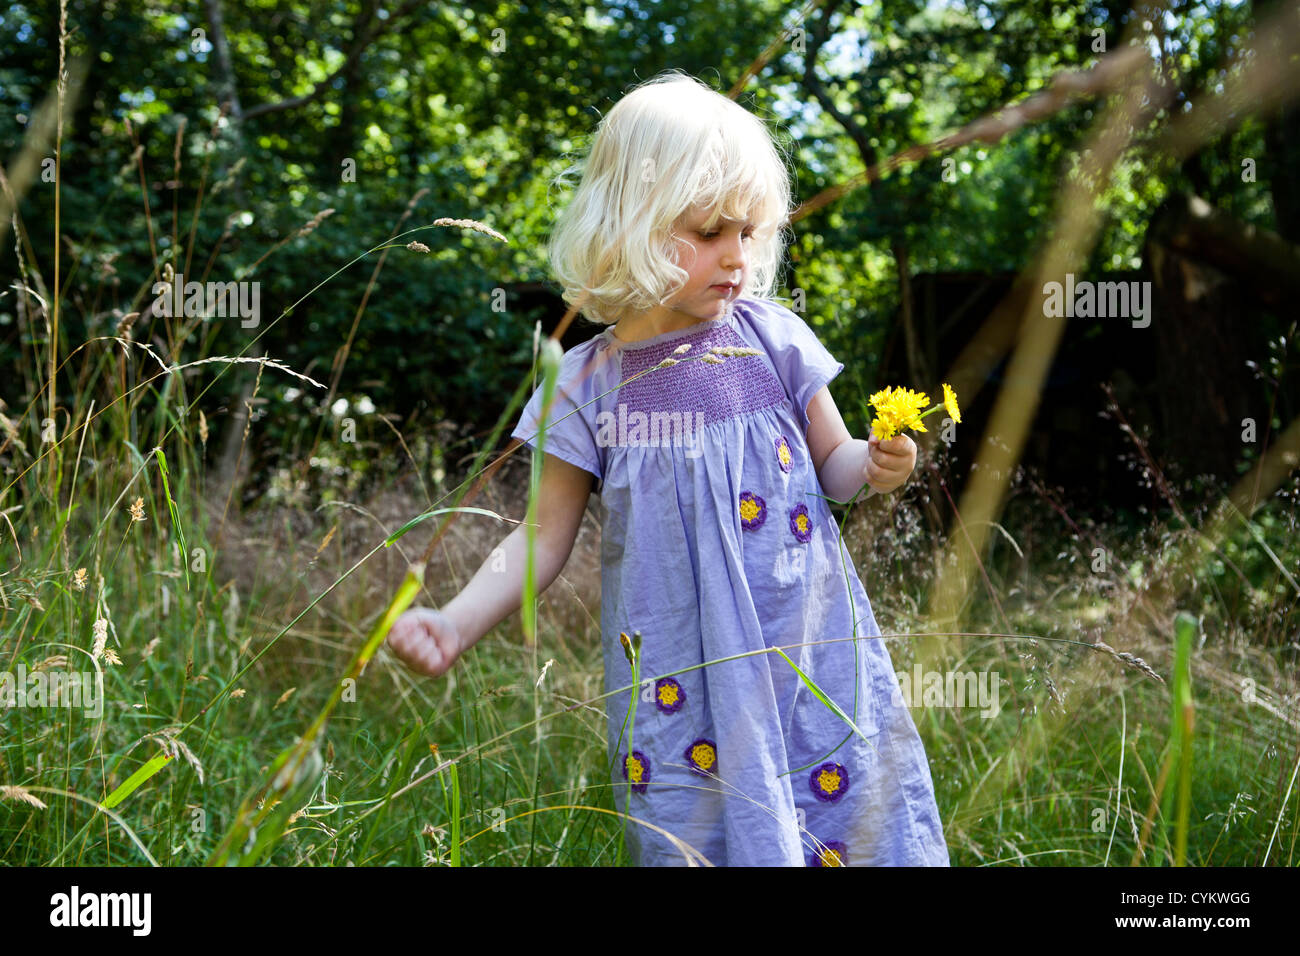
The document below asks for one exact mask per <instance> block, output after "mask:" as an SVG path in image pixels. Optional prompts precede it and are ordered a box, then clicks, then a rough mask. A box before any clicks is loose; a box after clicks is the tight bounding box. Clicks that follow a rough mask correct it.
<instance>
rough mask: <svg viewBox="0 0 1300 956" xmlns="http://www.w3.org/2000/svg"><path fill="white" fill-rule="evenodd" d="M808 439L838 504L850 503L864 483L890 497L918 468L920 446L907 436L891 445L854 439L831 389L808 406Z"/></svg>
mask: <svg viewBox="0 0 1300 956" xmlns="http://www.w3.org/2000/svg"><path fill="white" fill-rule="evenodd" d="M806 437H807V440H808V452H809V454H811V455H812V460H813V467H815V468H816V469H817V479H818V481H820V482H821V486H822V490H823V491H824V492H826V494H827V495H829V496H830V497H831V498H834V499H835V500H836V501H848V500H849V499H850V498H852V497H853V496H854V495H855V494H857V493H858V491H859V490H860V489H861V488H862V483H863V482H867V483H869V484H870V485H871V487H872V488H875V489H876V491H878V492H880V493H881V494H889V492H891V491H893V490H894V489H895V488H898V487H899V486H901V485H902V484H903V482H905V481H907V477H908V475H910V474H911V473H912V469H914V468H915V467H916V443H915V442H914V441H912V439H911V438H909V437H908V436H907V435H896V436H894V437H893V438H891V439H890V440H889V441H887V442H881V441H880V440H879V439H878V438H876V436H875V435H872V436H871V437H870V438H869V439H867V440H866V441H863V440H862V439H861V438H854V437H852V436H851V435H850V434H849V430H848V428H847V427H846V426H845V424H844V418H843V417H842V416H841V415H840V410H839V409H838V408H837V407H836V406H835V400H834V399H833V398H831V391H830V389H829V388H823V389H822V390H821V391H819V392H818V393H817V394H816V395H814V396H813V397H812V399H811V400H810V401H809V402H808V434H807V436H806Z"/></svg>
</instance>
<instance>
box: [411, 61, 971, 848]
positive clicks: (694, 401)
mask: <svg viewBox="0 0 1300 956" xmlns="http://www.w3.org/2000/svg"><path fill="white" fill-rule="evenodd" d="M789 204H790V189H789V182H788V179H787V174H786V170H785V167H784V165H783V163H782V160H781V157H780V156H779V155H778V153H777V151H776V149H775V147H774V145H773V143H772V140H771V139H770V137H769V135H768V133H767V131H766V129H765V128H764V127H763V125H762V123H761V122H760V121H759V120H758V119H757V118H756V117H754V116H752V115H751V114H750V113H748V112H746V111H745V110H744V109H743V108H742V107H740V106H738V105H737V104H735V103H733V102H731V101H730V100H728V99H726V98H725V97H723V96H721V95H719V94H717V93H714V92H713V91H711V90H709V89H708V88H707V87H705V86H704V85H703V84H700V83H698V82H697V81H695V80H693V79H691V78H688V77H685V76H681V75H678V74H669V75H667V76H664V77H659V78H656V79H655V80H652V81H650V82H648V83H646V84H644V85H642V86H640V87H639V88H637V89H636V90H634V91H633V92H632V93H630V94H628V95H627V96H626V97H624V98H623V99H622V100H621V101H620V102H619V103H618V104H617V105H616V106H615V107H614V108H613V109H612V110H610V112H609V114H608V115H607V116H606V117H605V118H604V120H603V121H602V122H601V124H600V127H599V129H598V132H597V136H596V140H595V143H594V145H593V147H592V150H591V154H590V157H589V159H588V161H587V165H586V170H585V173H584V175H583V178H582V182H581V184H580V185H579V187H578V189H577V191H576V193H575V195H574V198H573V200H572V202H571V204H570V205H569V207H568V209H567V210H566V213H565V215H564V216H563V218H562V220H561V221H560V223H559V225H558V227H557V229H556V232H555V234H554V236H553V238H552V243H551V261H552V266H553V268H554V269H555V272H556V273H557V275H558V277H559V279H560V280H561V281H562V282H563V284H564V286H565V299H566V300H567V301H568V302H570V303H572V302H574V301H576V300H577V299H578V298H579V296H581V295H582V294H583V292H584V291H585V292H586V294H587V298H586V300H585V304H584V306H583V311H584V313H585V314H586V315H587V316H588V317H589V318H591V319H593V320H595V321H597V322H600V323H603V324H605V325H606V328H605V330H604V331H603V332H602V333H600V334H598V335H596V336H595V337H594V338H592V339H591V340H589V341H587V342H585V343H583V344H582V345H579V346H578V347H576V348H574V349H571V350H570V351H569V352H568V353H566V354H565V356H564V359H563V362H562V365H561V371H560V379H559V383H560V385H559V389H558V390H557V393H556V399H555V401H554V404H553V407H552V409H551V414H550V416H549V419H548V421H549V422H550V425H549V427H548V431H547V435H546V439H545V446H544V453H545V459H544V463H543V469H542V479H541V489H540V499H539V503H538V528H537V538H536V556H537V578H538V588H539V589H545V588H546V587H547V586H548V585H549V584H550V583H551V582H552V581H553V580H554V579H555V577H556V576H557V575H558V574H559V572H560V569H561V568H563V566H564V564H565V562H566V560H567V559H568V557H569V552H570V550H571V548H572V546H573V541H574V537H575V535H576V533H577V529H578V525H579V522H580V520H581V518H582V515H583V511H584V508H585V505H586V504H587V501H588V496H589V494H591V493H592V491H593V490H594V491H595V492H596V493H597V494H598V495H599V496H600V498H601V500H602V503H603V505H604V506H605V507H604V510H605V512H606V516H605V518H604V521H603V525H602V571H601V575H602V580H601V585H602V589H601V636H602V640H603V642H604V662H605V689H606V691H607V692H608V691H612V690H614V689H616V688H619V687H625V686H628V685H630V684H631V683H632V671H631V666H630V653H631V649H630V648H629V647H628V646H627V645H625V643H624V641H623V639H622V637H621V635H623V634H628V635H631V634H634V633H635V632H640V635H641V637H640V641H639V645H640V646H639V653H640V658H641V660H640V677H641V681H642V684H641V689H640V693H639V697H638V701H637V707H636V713H635V719H634V720H633V721H628V720H627V717H628V710H629V706H630V703H631V701H630V697H629V694H628V692H626V691H625V692H623V693H622V694H619V695H616V696H614V697H611V698H608V700H607V704H606V706H607V714H608V744H609V753H610V759H611V762H612V767H613V783H614V787H615V794H616V802H617V805H618V806H619V808H620V809H621V810H622V811H623V812H625V813H626V814H627V815H628V816H629V817H630V818H631V819H630V820H629V822H628V823H627V827H626V833H627V838H628V841H629V845H630V846H631V847H632V849H633V852H634V854H635V855H636V858H637V859H638V860H639V862H640V863H641V864H642V865H681V864H683V863H686V862H687V861H688V856H689V855H690V854H691V853H692V851H695V852H698V853H699V854H701V855H702V856H703V857H704V858H705V859H707V860H708V861H709V862H711V863H714V864H718V865H732V866H736V865H782V866H802V865H811V866H826V865H831V866H837V865H861V866H866V865H891V864H893V865H899V864H902V865H940V866H946V865H947V864H948V850H947V846H946V844H945V842H944V838H943V832H942V828H941V826H940V822H939V814H938V809H937V807H936V806H935V799H934V788H933V784H932V783H931V778H930V771H929V766H928V764H927V762H926V757H925V752H924V750H923V749H922V745H921V739H920V737H919V735H918V734H917V731H916V727H915V725H914V724H913V722H912V718H911V715H910V714H909V713H908V710H907V708H906V706H905V705H904V703H903V700H902V695H901V693H900V691H899V688H898V685H897V682H896V679H895V675H894V668H893V664H892V663H891V661H890V658H889V653H888V651H887V650H886V648H885V645H884V643H883V642H882V641H881V640H873V639H872V638H877V637H878V636H879V634H880V630H879V628H878V627H877V625H876V621H875V618H874V617H873V616H872V612H871V604H870V602H869V601H868V600H867V595H866V592H865V591H864V590H863V587H862V584H861V582H860V581H859V580H858V576H857V573H856V571H855V570H854V568H853V565H852V562H851V561H850V560H849V557H848V553H847V549H846V548H844V547H842V545H841V543H840V540H839V534H838V529H837V526H836V522H835V519H834V518H833V517H832V514H831V510H830V508H829V506H828V504H827V501H826V500H825V499H824V498H823V497H820V496H821V495H827V496H829V497H831V498H834V499H836V500H840V501H844V500H848V499H849V498H851V497H853V496H854V494H855V493H857V492H858V491H860V490H861V489H862V486H863V484H864V482H866V483H869V484H870V485H871V486H872V487H873V488H875V489H876V490H877V491H880V492H889V491H892V490H893V489H895V488H897V487H899V486H900V485H901V484H902V483H903V482H904V481H905V480H906V479H907V477H908V475H909V474H910V473H911V471H912V469H913V467H914V466H915V463H916V446H915V444H913V442H912V441H911V439H909V438H907V437H906V436H899V437H896V438H894V439H891V440H890V441H887V442H883V443H882V442H878V441H877V440H876V439H875V438H874V436H873V437H871V438H870V439H869V440H867V441H863V440H860V439H853V438H851V437H850V436H849V433H848V431H847V430H846V428H845V426H844V422H843V420H842V419H841V417H840V413H839V411H838V410H837V409H836V407H835V403H834V401H832V399H831V396H830V392H829V391H828V389H827V387H826V386H827V383H828V382H830V381H831V379H833V378H834V377H835V376H836V375H837V374H838V373H839V372H840V371H841V370H842V369H843V368H844V366H843V364H842V363H840V362H837V361H835V359H833V358H832V357H831V355H830V354H829V353H828V352H827V350H826V349H825V348H824V347H823V346H822V344H821V343H820V342H819V341H818V340H817V338H816V336H815V335H814V334H813V333H812V331H811V330H810V329H809V328H808V326H807V325H806V324H805V323H804V321H803V320H802V319H800V318H799V317H798V316H797V315H795V314H794V313H793V312H791V311H789V310H787V309H785V308H784V307H782V306H780V305H777V304H775V303H774V302H772V301H769V300H768V299H767V298H765V296H766V295H768V294H769V293H770V291H771V289H772V288H773V286H774V284H775V280H776V272H777V269H778V267H779V265H780V262H781V258H782V253H783V240H782V237H781V232H782V227H783V226H784V224H785V223H786V222H787V220H788V216H789V212H790V205H789ZM710 349H721V352H710ZM666 359H667V360H669V361H667V362H665V361H664V360H666ZM647 370H649V371H647ZM641 372H645V373H646V374H644V375H641V376H640V377H638V378H637V379H636V380H635V381H633V382H628V381H627V380H628V379H629V378H632V377H633V376H636V375H637V374H638V373H641ZM620 383H625V384H622V385H621V387H620ZM606 393H608V394H606ZM597 396H602V397H599V398H598V397H597ZM593 399H594V401H593ZM541 405H542V395H541V390H540V389H539V390H538V391H537V392H536V393H534V395H533V396H532V399H531V400H530V401H529V402H528V404H527V406H526V408H525V409H524V412H523V415H522V418H521V420H520V423H519V426H518V427H517V428H516V429H515V431H514V435H515V436H516V437H518V438H520V439H521V440H523V441H525V442H527V443H529V444H530V445H531V446H532V447H533V448H534V449H536V435H537V432H538V425H539V417H540V412H541ZM580 406H582V407H580ZM575 410H576V411H575ZM566 416H567V417H566ZM524 534H525V529H524V528H523V527H522V526H521V527H520V528H518V529H516V530H515V531H514V532H513V533H512V534H511V535H510V536H509V537H507V538H506V539H505V541H504V542H502V545H501V549H502V552H503V554H504V568H505V570H504V571H501V570H497V569H498V568H500V567H501V566H502V565H501V562H500V561H489V562H485V563H484V565H483V567H482V568H481V569H480V570H479V571H478V573H477V574H476V575H475V577H474V578H473V580H472V581H471V582H470V583H469V584H468V585H467V586H466V587H465V589H464V590H463V591H462V592H461V593H460V594H459V595H457V596H456V598H454V599H453V600H452V601H451V602H450V603H448V604H447V605H446V606H445V607H444V608H443V609H442V610H441V611H433V610H429V609H415V610H412V611H410V612H408V613H407V614H405V615H403V617H402V618H400V619H399V620H398V621H397V622H396V624H395V625H394V627H393V630H392V632H391V634H390V635H389V638H388V640H389V643H390V645H391V646H392V648H393V649H394V651H395V652H396V653H397V654H398V656H399V657H401V658H402V659H403V660H404V661H406V662H407V664H408V665H410V666H411V667H413V668H415V669H416V670H419V671H421V672H422V673H426V674H430V675H434V676H437V675H440V674H442V673H444V672H446V670H447V669H448V668H449V667H451V665H452V663H453V662H454V661H455V659H456V658H457V657H458V656H459V655H460V654H462V653H463V652H464V651H466V650H467V649H468V648H470V647H472V646H473V645H474V643H475V642H476V641H477V640H478V639H479V638H480V637H482V635H483V634H484V633H486V632H487V631H488V630H490V629H491V628H492V627H493V626H495V625H496V624H497V623H498V622H500V621H501V620H503V619H505V618H506V617H507V616H508V615H510V614H511V613H513V612H514V611H516V610H517V609H518V608H519V603H520V592H521V580H522V573H523V567H524V561H525V558H524V555H525V547H526V545H525V538H524ZM490 565H491V566H490ZM855 619H856V630H855ZM854 637H857V638H861V640H854ZM771 647H781V648H782V650H784V651H785V653H786V654H788V655H789V656H790V658H791V660H793V661H794V662H795V663H796V664H797V665H798V667H799V669H800V670H802V671H803V672H804V673H805V674H807V675H808V676H809V677H810V678H811V679H812V680H813V681H815V682H816V683H817V684H818V685H819V686H820V687H821V688H822V689H823V691H824V692H825V693H826V694H827V695H828V696H829V697H830V698H831V699H832V700H834V701H835V702H836V703H837V704H838V705H839V707H840V708H841V709H842V710H843V711H844V713H845V714H847V715H848V716H849V717H850V718H851V719H852V721H853V725H854V727H850V726H849V725H848V724H847V723H846V722H845V721H844V720H843V719H842V718H841V717H839V716H837V715H836V714H834V713H833V712H832V711H831V710H829V709H828V708H827V707H826V705H825V704H824V703H823V702H821V701H819V700H818V699H817V698H816V696H814V694H813V693H812V692H811V691H810V690H809V689H808V687H807V686H806V685H805V684H804V683H803V681H802V680H801V679H800V678H799V676H798V674H796V673H795V671H794V670H793V669H792V668H791V666H790V664H789V663H787V661H785V660H783V659H782V658H781V657H780V656H779V655H777V654H776V652H774V651H769V652H767V653H763V651H764V649H765V648H771ZM738 655H747V656H739V657H738ZM721 658H731V659H729V660H725V661H722V662H719V663H711V664H708V666H707V667H698V666H695V665H700V664H704V663H706V662H710V661H718V660H719V659H721ZM693 666H695V669H688V668H692V667H693ZM855 728H856V730H855ZM629 732H630V734H631V741H630V745H629V739H628V736H629ZM668 834H671V835H672V836H671V837H669V836H668ZM674 838H675V839H674ZM683 844H685V846H683Z"/></svg>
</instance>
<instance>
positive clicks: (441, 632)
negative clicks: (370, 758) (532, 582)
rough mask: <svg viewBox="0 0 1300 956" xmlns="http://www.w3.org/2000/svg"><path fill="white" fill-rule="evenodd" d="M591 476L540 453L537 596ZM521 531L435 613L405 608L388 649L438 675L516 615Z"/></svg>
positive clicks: (564, 556) (565, 551)
mask: <svg viewBox="0 0 1300 956" xmlns="http://www.w3.org/2000/svg"><path fill="white" fill-rule="evenodd" d="M592 481H593V477H592V475H591V473H590V472H588V471H585V470H583V469H582V468H579V467H577V466H576V465H571V464H569V463H568V462H567V461H564V460H563V459H562V458H556V457H555V456H554V455H549V454H548V455H547V456H546V458H545V460H544V461H543V462H542V480H541V485H540V487H539V488H538V495H537V543H536V558H537V565H536V572H535V579H536V583H537V593H538V594H541V593H542V592H543V591H545V590H546V589H547V588H548V587H550V585H551V582H552V581H554V580H555V579H556V577H558V576H559V573H560V571H561V570H563V568H564V565H565V563H566V562H567V561H568V560H569V553H570V552H571V551H572V550H573V542H574V539H575V538H577V535H578V526H579V525H580V524H581V523H582V513H583V511H585V510H586V507H587V499H588V497H589V496H590V495H591V487H592ZM527 531H528V529H527V527H526V526H525V525H522V524H521V525H520V526H519V527H517V528H515V530H514V531H512V532H510V534H509V535H507V536H506V538H505V540H503V541H502V542H501V544H500V546H499V548H500V554H498V553H496V552H495V551H494V552H493V553H492V554H491V555H489V557H488V558H487V560H486V561H484V562H483V566H482V567H480V568H479V569H478V572H477V573H476V574H475V575H474V577H473V578H472V579H471V580H470V582H469V584H467V585H465V587H464V589H463V590H462V591H461V592H460V593H459V594H458V595H456V596H455V597H454V598H452V599H451V601H449V602H448V603H447V604H446V605H445V606H444V607H443V608H442V609H441V610H437V611H435V610H431V609H429V608H412V609H411V610H409V611H407V612H406V613H405V614H403V615H402V616H401V617H399V618H398V619H397V620H396V621H395V622H394V623H393V628H392V630H391V631H389V633H388V644H389V646H390V647H392V649H393V652H394V653H396V654H397V656H398V657H399V658H401V659H402V660H403V661H404V662H405V663H406V664H407V666H409V667H410V668H412V669H413V670H415V671H418V672H419V673H421V674H427V675H429V676H430V677H439V676H441V675H442V674H445V673H446V672H447V670H448V669H450V667H451V665H452V664H453V663H455V661H456V658H457V657H459V656H460V655H461V654H462V653H464V652H465V651H467V650H469V649H470V648H471V647H473V646H474V645H475V644H476V643H478V640H479V638H481V637H482V636H483V635H484V634H486V633H487V632H488V631H490V630H492V628H494V627H496V625H497V624H499V623H501V622H502V621H503V620H505V619H506V618H507V617H509V616H510V615H511V614H513V613H514V612H515V611H517V610H519V604H520V601H521V599H522V597H523V587H524V565H525V563H526V561H527V555H528V539H527Z"/></svg>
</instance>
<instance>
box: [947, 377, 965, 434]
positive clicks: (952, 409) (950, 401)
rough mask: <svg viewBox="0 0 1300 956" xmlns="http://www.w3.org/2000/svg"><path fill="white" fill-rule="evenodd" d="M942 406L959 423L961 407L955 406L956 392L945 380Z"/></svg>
mask: <svg viewBox="0 0 1300 956" xmlns="http://www.w3.org/2000/svg"><path fill="white" fill-rule="evenodd" d="M943 407H944V408H946V409H947V410H948V414H949V415H951V416H952V420H953V421H954V422H956V423H957V424H958V425H960V424H961V409H960V408H958V407H957V393H956V392H954V391H953V390H952V386H951V385H949V384H948V383H947V382H944V383H943Z"/></svg>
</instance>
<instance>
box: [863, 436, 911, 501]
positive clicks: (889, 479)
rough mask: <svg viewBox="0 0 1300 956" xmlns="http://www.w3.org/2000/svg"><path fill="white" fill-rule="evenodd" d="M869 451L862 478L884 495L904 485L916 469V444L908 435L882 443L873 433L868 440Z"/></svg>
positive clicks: (895, 437)
mask: <svg viewBox="0 0 1300 956" xmlns="http://www.w3.org/2000/svg"><path fill="white" fill-rule="evenodd" d="M867 449H868V451H867V466H866V467H865V468H863V469H862V477H863V480H864V481H866V482H867V484H869V485H871V487H872V488H875V489H876V491H878V492H879V493H880V494H882V495H887V494H889V493H890V492H891V491H893V490H894V489H895V488H897V487H899V486H900V485H902V484H903V482H905V481H907V476H908V475H910V474H911V473H912V470H913V469H914V468H916V442H914V441H912V439H911V438H909V437H908V436H907V435H895V436H894V437H893V438H891V439H889V440H888V441H883V442H882V441H881V440H880V439H879V438H877V437H876V436H875V434H874V433H873V434H872V435H871V437H870V438H868V439H867Z"/></svg>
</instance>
